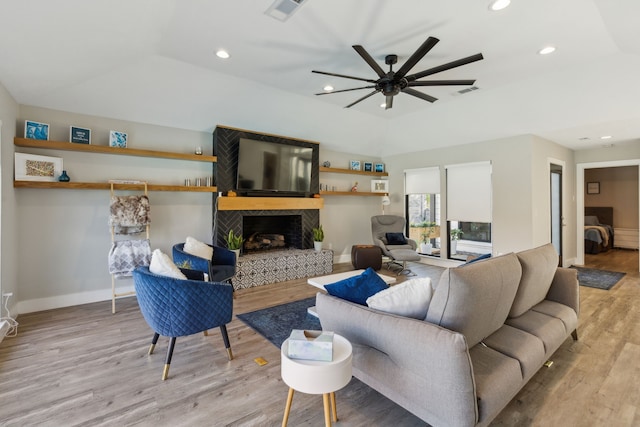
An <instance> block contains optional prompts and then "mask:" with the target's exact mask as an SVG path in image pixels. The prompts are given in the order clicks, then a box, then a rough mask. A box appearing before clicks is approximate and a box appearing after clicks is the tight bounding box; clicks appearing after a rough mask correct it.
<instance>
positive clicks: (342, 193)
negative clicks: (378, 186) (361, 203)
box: [320, 191, 389, 197]
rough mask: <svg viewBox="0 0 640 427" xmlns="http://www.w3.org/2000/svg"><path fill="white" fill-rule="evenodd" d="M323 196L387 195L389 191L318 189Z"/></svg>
mask: <svg viewBox="0 0 640 427" xmlns="http://www.w3.org/2000/svg"><path fill="white" fill-rule="evenodd" d="M320 194H322V195H325V196H377V197H383V196H388V195H389V193H371V192H368V191H320Z"/></svg>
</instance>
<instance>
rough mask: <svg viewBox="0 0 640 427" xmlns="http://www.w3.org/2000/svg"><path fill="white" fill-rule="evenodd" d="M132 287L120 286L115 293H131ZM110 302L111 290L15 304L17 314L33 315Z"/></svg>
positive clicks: (37, 299)
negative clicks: (44, 311)
mask: <svg viewBox="0 0 640 427" xmlns="http://www.w3.org/2000/svg"><path fill="white" fill-rule="evenodd" d="M133 290H134V288H133V285H129V286H120V287H118V290H117V292H118V293H123V292H129V291H133ZM109 300H111V288H109V289H101V290H99V291H90V292H78V293H74V294H67V295H59V296H55V297H47V298H36V299H31V300H25V301H20V302H18V303H17V304H16V311H17V312H18V314H24V313H33V312H35V311H43V310H52V309H54V308H62V307H70V306H72V305H81V304H89V303H92V302H100V301H109Z"/></svg>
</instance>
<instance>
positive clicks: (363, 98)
mask: <svg viewBox="0 0 640 427" xmlns="http://www.w3.org/2000/svg"><path fill="white" fill-rule="evenodd" d="M378 92H380V91H379V90H377V89H376V90H374V91H373V92H371V93H369V94H367V95H365V96H363V97H362V98H360V99H358V100H357V101H355V102H352V103H351V104H349V105H347V106H346V107H344V108H349V107H353V106H354V105H356V104H357V103H358V102H360V101H364V100H365V99H367V98H368V97H370V96H371V95H375V94H376V93H378Z"/></svg>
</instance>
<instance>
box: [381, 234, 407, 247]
mask: <svg viewBox="0 0 640 427" xmlns="http://www.w3.org/2000/svg"><path fill="white" fill-rule="evenodd" d="M385 237H386V238H387V244H388V245H406V244H407V239H405V238H404V234H402V233H387V234H386V235H385Z"/></svg>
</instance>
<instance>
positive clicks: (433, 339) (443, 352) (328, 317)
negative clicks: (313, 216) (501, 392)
mask: <svg viewBox="0 0 640 427" xmlns="http://www.w3.org/2000/svg"><path fill="white" fill-rule="evenodd" d="M316 310H317V312H318V315H319V317H320V322H321V324H322V328H323V329H324V330H328V331H333V332H335V333H337V334H339V335H342V336H344V337H345V338H347V339H348V340H349V341H350V342H351V343H352V344H354V345H356V346H357V345H359V346H367V347H371V348H373V349H376V350H377V351H379V352H381V353H384V354H385V355H386V356H387V357H388V358H389V359H390V361H391V362H392V363H393V364H395V365H397V366H398V367H400V368H401V369H403V370H406V371H408V372H411V375H414V376H416V377H420V378H422V379H423V381H420V383H422V384H423V386H422V387H421V389H419V390H406V387H407V385H406V384H403V385H398V386H399V388H400V389H401V390H399V391H398V394H401V395H404V396H411V399H412V400H414V401H415V402H418V403H419V405H422V406H423V407H428V408H429V411H430V412H432V413H433V414H434V415H435V416H436V417H437V418H438V419H441V420H447V419H448V420H450V421H451V422H452V423H453V421H452V420H454V419H455V420H457V421H459V422H460V423H458V422H455V423H453V424H456V425H462V424H466V425H473V424H475V422H476V421H475V420H477V405H476V390H475V381H474V377H473V366H472V364H471V358H470V356H469V350H468V348H467V342H466V339H465V338H464V336H463V335H462V334H459V333H457V332H453V331H450V330H448V329H445V328H442V327H439V326H437V325H434V324H432V323H429V322H426V321H422V320H416V319H412V318H408V317H402V316H397V315H393V314H389V313H384V312H381V311H377V310H373V309H370V308H368V307H365V306H361V305H358V304H353V303H350V302H348V301H345V300H342V299H339V298H336V297H333V296H330V295H326V294H322V293H318V294H317V296H316ZM354 366H356V367H357V368H358V369H359V370H361V371H366V370H367V369H372V370H373V369H377V368H376V367H375V366H370V367H369V366H361V364H360V363H359V360H358V358H357V356H355V357H354ZM378 368H379V367H378ZM461 420H464V421H461Z"/></svg>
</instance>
